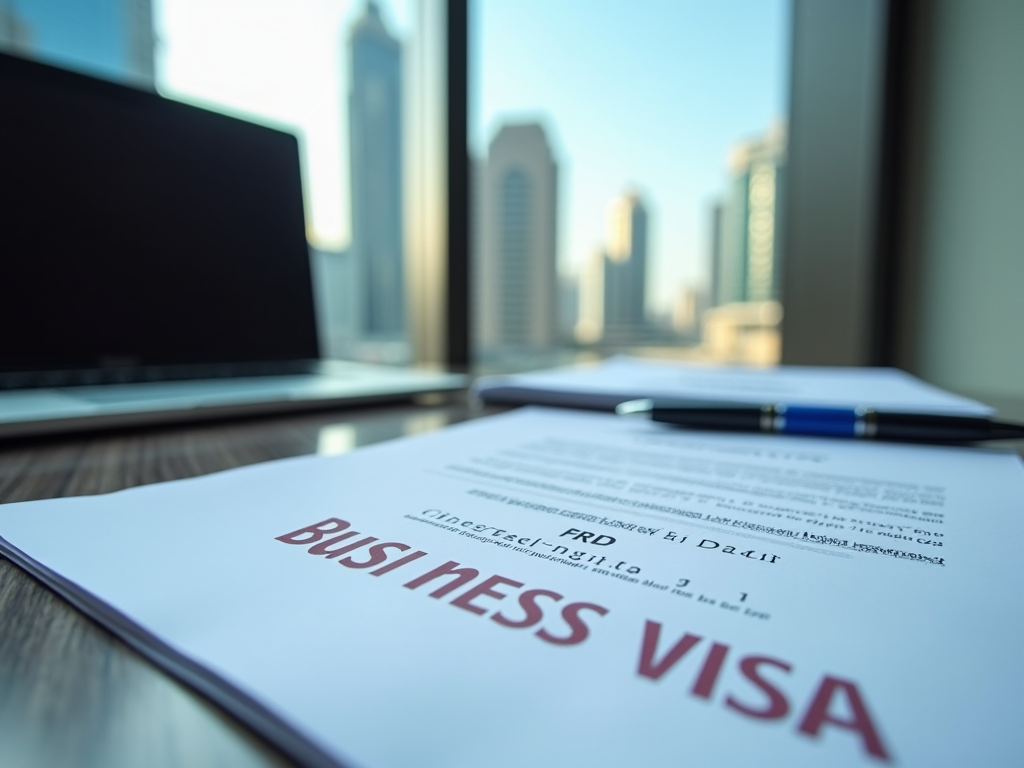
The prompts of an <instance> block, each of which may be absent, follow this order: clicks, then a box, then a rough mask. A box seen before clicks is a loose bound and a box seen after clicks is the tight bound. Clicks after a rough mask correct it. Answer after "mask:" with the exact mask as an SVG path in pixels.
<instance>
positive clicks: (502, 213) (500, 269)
mask: <svg viewBox="0 0 1024 768" xmlns="http://www.w3.org/2000/svg"><path fill="white" fill-rule="evenodd" d="M479 192H480V195H479V197H478V200H479V204H480V205H481V208H482V210H481V214H480V217H479V222H480V227H481V237H480V238H479V239H478V243H479V245H480V248H479V253H478V254H477V256H476V271H477V280H478V290H477V299H476V306H477V310H476V319H477V324H478V325H477V336H476V342H477V345H478V349H479V350H480V351H481V353H482V354H483V355H484V356H487V355H493V354H501V352H502V350H506V351H508V350H517V349H519V350H522V349H538V348H540V349H543V348H549V347H552V346H554V345H555V344H556V342H557V329H558V315H557V301H558V273H557V269H556V261H555V258H556V243H557V239H558V237H557V222H558V168H557V166H556V164H555V160H554V157H553V156H552V152H551V146H550V144H549V142H548V137H547V135H546V133H545V131H544V128H543V127H542V126H541V125H540V124H539V123H518V124H506V125H503V126H501V128H500V129H499V130H498V132H497V133H496V134H495V136H494V138H493V139H492V140H491V143H490V147H489V148H488V153H487V161H486V167H485V169H484V171H483V173H482V189H481V190H480V191H479Z"/></svg>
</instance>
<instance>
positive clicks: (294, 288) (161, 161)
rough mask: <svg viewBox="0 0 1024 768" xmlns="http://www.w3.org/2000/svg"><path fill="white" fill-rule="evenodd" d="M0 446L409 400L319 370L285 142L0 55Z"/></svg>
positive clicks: (412, 375) (298, 194)
mask: <svg viewBox="0 0 1024 768" xmlns="http://www.w3.org/2000/svg"><path fill="white" fill-rule="evenodd" d="M0 110H2V114H3V119H0V437H6V436H14V435H28V434H40V433H47V432H58V431H66V430H75V429H92V428H98V427H109V426H123V425H131V424H149V423H155V422H163V421H172V420H194V419H199V418H210V417H221V416H228V415H243V414H251V413H259V412H270V411H284V410H295V409H300V408H312V407H323V406H327V405H335V404H347V403H354V402H364V401H371V400H373V401H379V400H388V399H398V398H408V397H409V396H411V395H413V394H417V393H425V392H439V391H446V390H453V389H460V388H462V387H463V386H465V377H463V376H461V375H457V374H450V373H443V372H441V373H438V372H431V371H420V370H416V369H408V368H397V367H388V366H377V365H364V364H359V363H355V362H343V361H328V360H322V359H321V356H320V345H319V340H318V334H317V322H316V309H315V307H314V294H313V286H312V281H311V269H310V254H309V246H308V244H307V242H306V224H305V215H304V210H303V199H302V181H301V175H300V166H299V147H298V142H297V140H296V138H295V137H294V136H293V135H291V134H289V133H286V132H283V131H279V130H274V129H272V128H268V127H266V126H262V125H257V124H254V123H249V122H246V121H244V120H239V119H236V118H233V117H228V116H226V115H222V114H219V113H216V112H211V111H207V110H203V109H200V108H197V107H194V106H190V105H187V104H183V103H180V102H176V101H173V100H170V99H164V98H162V97H160V96H158V95H157V94H155V93H150V92H145V91H140V90H137V89H134V88H131V87H127V86H122V85H118V84H116V83H112V82H108V81H105V80H100V79H96V78H92V77H89V76H87V75H82V74H79V73H75V72H69V71H66V70H63V69H60V68H56V67H51V66H48V65H45V64H41V63H38V62H34V61H28V60H25V59H21V58H18V57H15V56H9V55H5V54H0Z"/></svg>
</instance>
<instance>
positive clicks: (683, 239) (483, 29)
mask: <svg viewBox="0 0 1024 768" xmlns="http://www.w3.org/2000/svg"><path fill="white" fill-rule="evenodd" d="M363 6H364V2H362V0H352V1H351V2H328V1H327V0H293V2H291V3H289V4H288V5H287V6H276V5H275V6H269V5H263V4H252V3H246V2H243V1H242V0H206V1H205V2H204V3H187V2H180V0H156V2H155V6H154V10H155V14H156V21H157V31H158V35H159V38H160V40H161V45H160V48H159V50H158V53H159V67H158V75H159V76H160V77H159V82H160V84H161V87H162V88H166V89H167V92H168V93H170V94H172V95H174V96H175V97H178V98H186V99H189V100H192V101H196V102H199V103H207V104H210V103H214V104H217V105H218V107H217V108H222V109H226V110H227V111H234V112H235V113H237V114H248V115H255V116H258V117H259V118H260V119H262V120H263V121H270V122H273V123H277V124H285V125H286V126H289V127H291V128H293V129H296V130H297V131H298V133H299V134H300V139H301V142H302V147H303V150H302V151H303V156H304V161H305V167H306V179H305V183H306V187H307V192H308V193H309V210H310V220H309V222H310V232H309V235H310V241H311V243H313V245H314V246H316V247H320V248H328V249H333V250H339V249H342V248H345V247H347V245H348V244H349V242H350V240H351V233H350V225H349V222H348V219H349V216H348V215H347V214H345V213H344V211H345V210H347V201H346V200H345V194H346V193H345V191H344V190H346V189H347V188H348V184H347V182H345V179H346V178H347V174H348V158H347V152H343V151H342V148H343V147H344V146H347V145H346V144H345V143H344V141H346V139H345V134H346V133H347V130H348V128H347V119H346V120H342V119H341V118H342V116H343V115H342V112H343V110H342V108H341V107H340V105H339V100H340V99H341V98H343V94H344V84H345V82H347V80H346V78H347V77H348V73H347V66H348V65H347V63H346V62H345V61H344V60H343V59H344V56H342V55H340V52H341V48H342V46H341V44H340V43H341V30H343V29H347V28H348V26H349V25H350V24H351V23H352V22H353V20H354V19H355V18H356V17H358V15H359V14H360V13H361V12H362V8H363ZM381 9H382V13H383V16H384V18H385V20H386V22H387V23H388V25H389V28H390V29H391V31H392V32H393V34H395V35H396V36H397V37H398V38H399V39H401V40H403V41H410V40H411V41H412V42H413V43H415V40H414V32H413V30H414V28H415V23H414V22H415V17H416V13H417V7H416V3H415V2H413V0H393V1H392V2H387V3H381ZM470 10H471V14H470V18H471V29H470V35H471V45H470V56H471V58H470V72H471V111H470V138H471V153H472V156H473V157H476V158H483V157H485V155H486V147H487V145H488V144H489V142H490V140H491V138H493V136H494V134H495V133H496V131H497V129H498V127H499V126H500V124H501V123H503V122H505V121H514V122H524V121H533V122H541V123H542V124H544V125H545V129H546V130H547V132H548V135H549V139H550V141H551V144H552V152H553V154H554V156H555V158H556V160H557V162H558V163H559V167H560V179H561V181H560V211H561V212H560V219H561V220H560V222H559V229H560V234H559V243H558V244H557V247H558V252H559V268H560V269H561V270H562V271H569V272H572V271H575V270H578V269H579V268H580V266H581V265H582V264H583V262H584V261H585V260H586V259H587V257H588V254H589V253H590V252H591V251H592V250H593V248H594V247H595V246H596V245H597V244H598V243H599V242H600V240H601V233H602V231H603V218H604V206H605V204H606V202H607V201H608V200H609V199H610V198H611V197H613V196H614V195H616V194H618V193H619V192H621V190H622V189H624V188H626V187H628V186H629V185H631V184H634V185H637V186H638V187H639V188H640V190H641V191H642V192H643V193H644V194H645V195H647V196H649V198H650V199H651V200H652V201H654V202H653V203H652V209H651V213H652V215H653V217H654V221H656V222H657V226H655V227H654V228H653V229H652V231H651V238H650V250H651V254H652V257H651V264H650V265H649V266H650V270H649V277H648V283H649V284H648V287H649V289H650V291H651V296H650V301H651V304H652V308H653V309H654V310H655V311H656V312H660V313H662V314H665V313H667V312H668V311H669V310H670V308H671V305H672V303H673V301H674V298H675V296H676V294H677V289H678V287H679V286H681V285H683V284H692V283H697V282H703V283H704V284H705V285H706V284H707V281H708V279H709V276H708V270H707V268H706V267H705V260H706V254H707V252H708V248H709V243H708V238H709V232H708V231H707V230H708V227H707V211H708V209H709V208H710V206H711V201H712V199H713V198H714V197H716V196H717V194H718V189H719V187H720V184H721V181H722V178H723V173H722V166H721V160H720V159H721V157H722V156H723V155H724V154H725V152H726V151H727V150H728V147H729V146H730V145H731V144H732V143H733V142H734V141H736V140H737V139H741V138H743V137H746V136H752V135H756V134H757V133H759V132H760V131H762V130H763V128H764V126H765V125H767V124H769V123H770V122H771V121H772V120H773V119H776V118H777V117H778V116H779V115H780V114H782V113H783V112H784V111H785V104H786V100H785V93H786V81H785V77H786V67H785V51H786V41H787V36H788V31H787V29H786V24H787V22H788V0H722V2H716V3H702V2H693V1H689V0H673V1H672V2H655V1H653V0H652V2H650V3H646V4H644V5H643V6H642V7H640V12H638V9H637V7H636V6H633V5H631V4H624V3H614V2H608V1H607V0H601V2H597V3H591V4H587V5H583V4H581V3H578V2H540V0H521V1H517V2H507V1H502V0H489V1H488V2H485V3H473V4H472V6H471V9H470ZM568 29H571V30H573V34H571V35H567V34H565V33H564V30H568ZM522 40H529V41H530V46H529V50H530V55H529V56H523V55H522V50H521V41H522ZM602 40H603V41H608V42H607V44H608V45H611V44H614V45H616V46H617V49H618V50H619V51H620V52H622V53H628V56H623V55H618V56H608V55H607V45H605V44H595V41H602ZM339 60H341V61H339ZM668 72H671V73H672V76H671V77H669V76H668V74H667V73H668ZM555 109H557V114H555V113H554V110H555ZM339 136H341V137H342V141H343V143H342V144H341V146H340V147H339V145H338V137H339ZM624 136H629V137H631V139H630V141H629V142H623V140H622V137H624ZM570 150H571V151H570ZM666 159H667V162H666Z"/></svg>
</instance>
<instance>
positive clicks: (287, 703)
mask: <svg viewBox="0 0 1024 768" xmlns="http://www.w3.org/2000/svg"><path fill="white" fill-rule="evenodd" d="M1022 512H1024V472H1022V467H1021V463H1020V460H1019V458H1018V457H1017V456H1016V455H1015V454H1012V453H1008V452H1002V451H998V450H986V449H964V448H945V447H931V446H906V445H886V444H864V443H858V442H856V441H841V440H827V439H816V438H793V437H777V436H761V435H749V436H743V435H728V434H717V433H707V432H701V433H695V432H686V431H682V430H675V429H671V428H668V427H664V426H662V425H658V424H652V423H649V422H638V421H631V420H627V419H618V418H616V417H614V416H610V415H606V414H594V413H583V412H567V411H556V410H547V409H541V408H535V409H527V410H523V411H519V412H515V413H511V414H505V415H501V416H497V417H492V418H488V419H481V420H478V421H475V422H472V423H469V424H465V425H460V426H457V427H453V428H450V429H447V430H444V431H442V432H439V433H434V434H430V435H427V436H423V437H417V438H410V439H404V440H399V441H395V442H391V443H387V444H383V445H379V446H375V447H371V448H368V449H364V450H360V451H356V452H355V453H352V454H349V455H346V456H342V457H336V458H306V459H292V460H286V461H280V462H274V463H269V464H264V465H260V466H256V467H252V468H247V469H241V470H234V471H231V472H225V473H222V474H218V475H213V476H208V477H204V478H198V479H192V480H183V481H178V482H173V483H166V484H163V485H154V486H147V487H143V488H138V489H134V490H129V491H123V492H120V493H116V494H111V495H108V496H94V497H88V498H79V499H58V500H52V501H40V502H30V503H25V504H11V505H7V506H4V507H2V508H0V535H2V537H3V542H2V546H3V550H4V551H5V552H6V553H7V554H8V556H11V557H13V558H14V559H16V560H17V561H18V562H20V563H21V564H22V565H23V566H25V567H26V568H28V569H29V570H30V571H32V572H33V573H35V574H36V575H38V576H39V577H40V578H42V579H44V580H45V581H46V582H47V583H49V584H50V585H52V586H53V587H54V588H55V589H57V590H58V591H59V592H61V593H63V594H64V595H66V596H68V597H70V598H71V599H72V600H73V601H75V603H76V604H77V605H79V606H80V607H81V608H82V609H83V610H85V611H86V612H88V613H90V614H91V615H93V616H94V617H96V618H97V619H98V620H100V621H102V622H104V623H105V624H107V626H109V627H111V628H112V629H113V630H114V631H115V632H116V633H118V634H119V635H121V636H122V637H124V638H125V639H126V640H128V641H129V642H130V643H132V644H133V645H134V646H135V647H137V648H139V649H140V650H141V651H142V652H143V653H145V654H146V655H148V656H149V657H150V658H151V659H154V660H155V661H156V662H157V663H158V664H160V665H162V666H163V667H164V668H166V669H168V670H170V671H171V672H172V673H173V674H175V675H177V676H179V677H180V678H182V679H184V680H185V681H186V682H188V683H189V684H191V685H193V686H195V687H197V688H199V689H200V690H202V691H204V692H205V693H207V694H208V695H210V696H211V697H213V698H214V699H215V700H216V701H218V702H220V703H221V704H222V705H223V706H225V707H227V708H228V709H230V710H231V711H233V712H234V713H236V714H237V715H238V716H239V717H241V718H243V719H244V720H245V721H246V722H248V723H250V724H251V725H252V726H253V727H255V728H258V729H260V730H261V731H262V732H263V733H264V734H265V735H266V736H267V737H268V738H270V739H272V740H274V741H275V742H277V743H278V744H279V745H281V746H282V748H283V749H286V750H288V751H289V752H290V753H291V754H292V755H293V756H295V757H296V758H297V759H298V760H300V761H301V762H303V763H304V764H308V765H320V764H324V765H329V764H333V763H340V764H346V765H358V766H370V767H371V768H389V767H392V766H393V767H394V768H404V767H406V766H445V767H446V768H459V767H463V766H464V767H465V768H480V766H522V765H530V766H566V765H572V766H627V765H628V766H646V767H656V766H680V765H697V766H744V767H747V766H757V765H772V766H781V765H785V766H822V765H828V766H853V765H877V764H886V763H890V764H902V765H921V766H942V765H948V766H964V765H984V766H999V765H1011V764H1017V763H1019V762H1020V759H1021V756H1022V755H1024V736H1022V735H1021V734H1022V732H1021V731H1020V730H1018V722H1017V720H1018V719H1019V718H1018V713H1019V710H1018V706H1019V705H1018V701H1019V695H1020V691H1021V690H1022V689H1024V659H1022V655H1021V654H1020V652H1019V647H1018V646H1019V636H1020V631H1021V627H1022V626H1024V609H1022V604H1021V601H1020V599H1019V596H1018V591H1019V587H1020V585H1021V584H1022V583H1024V567H1022V565H1021V558H1020V557H1019V556H1018V555H1017V549H1018V548H1019V545H1020V544H1021V542H1022V541H1024V514H1022ZM169 574H173V578H169Z"/></svg>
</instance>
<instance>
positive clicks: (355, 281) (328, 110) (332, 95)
mask: <svg viewBox="0 0 1024 768" xmlns="http://www.w3.org/2000/svg"><path fill="white" fill-rule="evenodd" d="M440 10H443V7H442V6H440V4H437V7H436V8H435V7H434V6H433V5H432V4H429V3H423V4H420V5H419V6H416V5H414V3H413V2H412V0H368V1H367V0H358V1H356V2H337V1H336V0H288V1H287V2H284V1H282V0H263V1H262V2H259V1H256V0H155V2H151V0H0V48H3V49H4V50H7V51H10V52H14V53H18V54H20V55H25V56H30V57H37V58H40V59H42V60H45V61H47V62H49V63H54V64H58V65H61V66H67V67H70V68H75V69H80V70H82V71H85V72H87V73H89V74H95V75H99V76H103V77H107V78H110V79H114V80H119V81H122V82H127V83H130V84H133V85H137V86H141V87H148V88H155V89H156V90H158V91H159V92H160V93H161V94H163V95H165V96H168V97H170V98H174V99H179V100H182V101H187V102H190V103H193V104H196V105H198V106H201V107H205V108H208V109H214V110H218V111H221V112H224V113H227V114H231V115H234V116H236V117H241V118H243V119H247V120H252V121H255V122H261V123H264V124H267V125H272V126H274V127H276V128H281V129H284V130H287V131H290V132H292V133H295V134H296V135H297V136H298V137H299V142H300V147H301V153H302V162H303V186H304V194H305V204H306V219H307V237H308V240H309V242H310V245H311V258H312V265H313V275H314V282H315V286H314V288H315V294H316V299H317V308H318V316H319V324H320V330H321V347H322V350H323V352H324V353H325V354H326V355H328V356H333V357H348V358H357V359H365V360H374V361H380V362H395V363H401V362H407V361H409V360H410V359H411V351H410V344H409V337H408V333H407V326H408V317H407V315H408V313H407V311H406V294H407V287H408V286H407V284H406V283H407V281H406V279H405V264H406V240H407V232H406V226H405V222H406V216H407V209H408V208H409V205H408V203H407V196H408V194H409V185H408V184H407V176H408V175H409V174H408V171H407V166H408V165H409V163H410V162H411V157H410V153H408V152H406V151H405V148H406V146H407V144H408V142H409V141H410V139H409V137H410V134H411V132H412V131H413V127H412V121H411V120H410V119H409V118H410V115H409V114H407V112H408V110H407V109H406V104H407V102H408V101H409V100H410V99H412V98H413V96H414V94H412V93H411V89H412V84H413V82H415V83H416V85H417V87H419V86H421V85H423V83H424V79H423V77H422V76H421V75H419V74H418V73H416V72H413V71H412V68H413V65H414V60H413V49H414V46H415V41H416V40H417V36H418V30H419V29H421V28H422V27H423V25H424V24H425V23H426V22H427V21H428V19H427V18H426V16H427V15H430V14H435V15H436V14H437V13H438V12H439V11H440ZM431 21H432V23H433V21H434V20H431ZM435 26H436V24H435ZM413 75H416V79H415V81H414V80H413ZM436 91H437V89H436V87H434V90H433V91H432V93H433V92H436ZM435 98H436V97H435Z"/></svg>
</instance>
